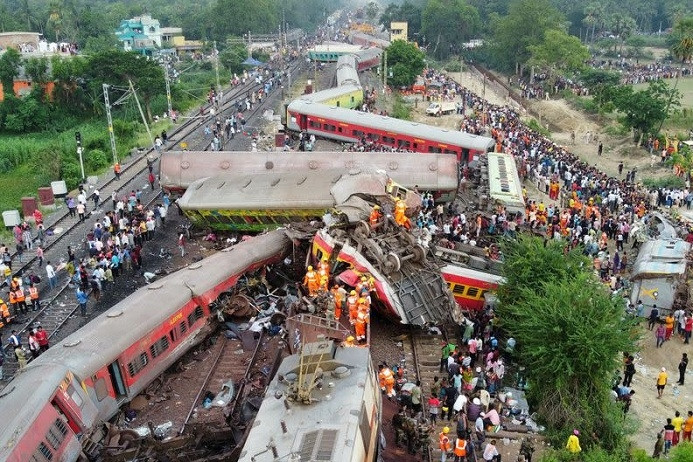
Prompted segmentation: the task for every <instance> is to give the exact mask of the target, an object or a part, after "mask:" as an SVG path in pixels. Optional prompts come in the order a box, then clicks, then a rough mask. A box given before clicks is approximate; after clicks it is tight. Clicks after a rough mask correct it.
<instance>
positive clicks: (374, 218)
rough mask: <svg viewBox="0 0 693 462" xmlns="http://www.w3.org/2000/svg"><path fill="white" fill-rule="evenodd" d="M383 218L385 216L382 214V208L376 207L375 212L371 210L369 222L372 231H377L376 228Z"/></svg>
mask: <svg viewBox="0 0 693 462" xmlns="http://www.w3.org/2000/svg"><path fill="white" fill-rule="evenodd" d="M382 217H383V214H382V213H380V206H379V205H374V206H373V210H371V215H370V217H368V221H369V223H370V224H371V229H375V227H376V226H377V225H378V222H379V221H380V219H381V218H382Z"/></svg>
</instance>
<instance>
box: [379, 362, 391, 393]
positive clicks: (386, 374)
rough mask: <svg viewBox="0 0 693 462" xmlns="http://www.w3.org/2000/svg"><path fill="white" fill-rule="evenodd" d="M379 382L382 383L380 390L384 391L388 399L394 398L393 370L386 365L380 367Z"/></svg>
mask: <svg viewBox="0 0 693 462" xmlns="http://www.w3.org/2000/svg"><path fill="white" fill-rule="evenodd" d="M378 370H379V372H378V381H379V383H380V389H381V390H383V391H384V392H385V393H386V394H387V396H388V397H390V398H392V397H394V396H395V375H394V374H393V373H392V370H391V369H390V368H389V367H387V366H386V365H385V364H381V365H380V366H378Z"/></svg>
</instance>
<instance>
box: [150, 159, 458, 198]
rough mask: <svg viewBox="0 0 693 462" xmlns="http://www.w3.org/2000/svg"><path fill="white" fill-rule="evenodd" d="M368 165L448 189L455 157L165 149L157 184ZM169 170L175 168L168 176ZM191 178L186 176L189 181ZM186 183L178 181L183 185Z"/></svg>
mask: <svg viewBox="0 0 693 462" xmlns="http://www.w3.org/2000/svg"><path fill="white" fill-rule="evenodd" d="M352 168H359V169H362V170H364V169H367V168H374V169H378V170H383V171H385V172H386V173H387V174H388V175H390V176H391V177H392V178H393V179H394V180H395V181H396V182H397V183H399V184H401V185H402V186H405V187H407V188H414V187H415V186H418V188H419V189H420V190H429V189H430V190H435V191H454V190H455V189H457V186H458V180H457V175H458V163H457V157H456V156H454V155H451V154H442V153H427V154H421V153H418V152H387V151H384V152H348V151H344V152H335V151H328V152H319V151H313V152H301V151H296V152H290V153H287V152H273V151H266V152H241V151H211V152H208V151H206V152H201V151H168V152H165V153H164V154H162V156H161V172H162V175H161V184H162V185H172V184H179V183H180V181H181V180H180V176H181V175H184V176H189V175H190V176H192V175H194V174H197V175H198V176H197V177H196V178H194V180H198V179H201V178H204V177H208V176H211V175H215V176H225V175H226V172H230V173H231V172H236V173H234V175H235V174H240V173H243V172H245V173H257V172H263V171H266V172H276V173H278V174H284V173H287V172H292V171H293V172H305V171H313V170H315V171H325V170H332V169H341V170H343V171H344V170H348V169H352ZM172 172H180V174H179V175H178V176H177V177H176V178H174V177H173V174H172ZM191 182H192V181H190V183H191ZM188 185H189V183H188V184H185V185H183V186H184V187H188Z"/></svg>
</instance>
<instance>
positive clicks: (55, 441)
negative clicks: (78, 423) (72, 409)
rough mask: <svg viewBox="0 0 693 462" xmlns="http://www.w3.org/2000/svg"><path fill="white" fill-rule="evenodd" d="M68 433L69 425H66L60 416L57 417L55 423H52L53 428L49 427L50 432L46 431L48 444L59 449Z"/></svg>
mask: <svg viewBox="0 0 693 462" xmlns="http://www.w3.org/2000/svg"><path fill="white" fill-rule="evenodd" d="M66 434H67V425H65V422H63V421H62V419H60V418H58V419H55V422H54V423H53V425H51V428H49V429H48V433H46V441H48V444H50V445H51V446H53V449H58V448H59V447H60V445H61V444H62V443H63V441H64V440H65V435H66Z"/></svg>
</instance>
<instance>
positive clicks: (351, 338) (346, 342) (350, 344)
mask: <svg viewBox="0 0 693 462" xmlns="http://www.w3.org/2000/svg"><path fill="white" fill-rule="evenodd" d="M355 340H356V339H355V338H354V336H353V335H350V336H348V337H347V338H346V340H344V343H342V346H344V347H353V346H356V344H355V343H354V341H355Z"/></svg>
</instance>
